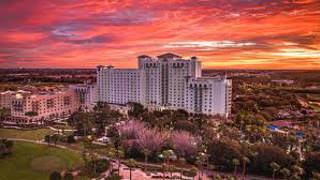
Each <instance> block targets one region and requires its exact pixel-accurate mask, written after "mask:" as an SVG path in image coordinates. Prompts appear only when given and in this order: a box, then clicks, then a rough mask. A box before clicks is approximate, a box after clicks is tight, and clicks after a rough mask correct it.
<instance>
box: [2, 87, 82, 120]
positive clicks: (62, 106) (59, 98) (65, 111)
mask: <svg viewBox="0 0 320 180" xmlns="http://www.w3.org/2000/svg"><path fill="white" fill-rule="evenodd" d="M79 107H80V102H79V99H78V98H77V95H76V93H74V91H73V90H71V89H63V90H56V91H44V92H28V91H17V92H15V93H14V94H13V95H12V98H11V107H10V108H11V116H10V117H9V118H7V119H6V121H5V122H4V123H6V124H10V123H12V124H38V125H39V124H43V123H44V122H46V121H50V120H53V119H54V118H58V117H67V116H69V115H70V114H71V113H73V112H75V111H76V110H78V109H79Z"/></svg>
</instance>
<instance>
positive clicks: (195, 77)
mask: <svg viewBox="0 0 320 180" xmlns="http://www.w3.org/2000/svg"><path fill="white" fill-rule="evenodd" d="M231 92H232V81H231V80H230V79H227V77H226V76H217V77H202V75H201V62H200V61H199V60H198V59H197V58H196V57H191V58H190V59H183V58H182V57H181V56H178V55H175V54H172V53H167V54H163V55H160V56H158V57H156V58H153V57H150V56H146V55H142V56H139V57H138V69H115V68H114V67H113V66H101V65H100V66H98V67H97V93H98V101H101V102H106V103H110V104H118V105H126V104H127V103H130V102H137V103H141V104H142V105H144V106H145V107H147V108H149V109H184V110H186V111H188V112H190V113H199V114H207V115H217V114H218V115H221V116H224V117H228V116H229V115H230V111H231V95H232V94H231Z"/></svg>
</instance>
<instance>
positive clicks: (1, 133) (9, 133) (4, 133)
mask: <svg viewBox="0 0 320 180" xmlns="http://www.w3.org/2000/svg"><path fill="white" fill-rule="evenodd" d="M53 133H54V131H52V130H50V129H37V130H17V129H0V137H2V138H21V139H30V140H41V139H43V138H44V136H45V135H47V134H53Z"/></svg>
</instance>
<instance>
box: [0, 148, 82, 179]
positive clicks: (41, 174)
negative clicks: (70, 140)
mask: <svg viewBox="0 0 320 180" xmlns="http://www.w3.org/2000/svg"><path fill="white" fill-rule="evenodd" d="M82 163H83V161H82V158H81V155H80V154H78V153H75V152H73V151H70V150H66V149H58V148H54V147H48V146H46V145H39V144H33V143H27V142H15V143H14V146H13V153H12V155H10V156H8V157H5V158H4V159H0V179H1V180H11V179H14V180H22V179H23V180H29V179H30V180H31V179H32V180H38V179H39V180H42V179H48V177H49V174H50V173H51V172H52V171H54V170H58V171H61V170H64V169H67V168H73V167H76V166H81V165H82Z"/></svg>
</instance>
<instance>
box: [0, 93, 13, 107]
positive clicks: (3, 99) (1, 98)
mask: <svg viewBox="0 0 320 180" xmlns="http://www.w3.org/2000/svg"><path fill="white" fill-rule="evenodd" d="M14 93H15V92H14V91H5V92H0V109H1V108H7V109H10V108H11V101H12V95H13V94H14Z"/></svg>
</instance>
